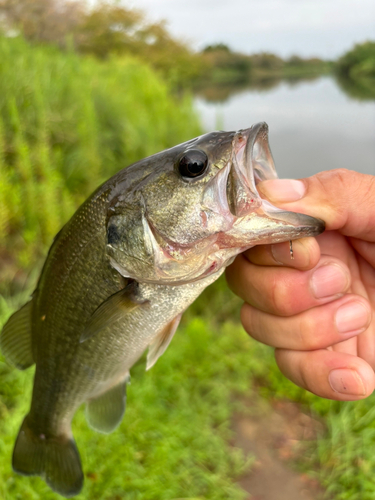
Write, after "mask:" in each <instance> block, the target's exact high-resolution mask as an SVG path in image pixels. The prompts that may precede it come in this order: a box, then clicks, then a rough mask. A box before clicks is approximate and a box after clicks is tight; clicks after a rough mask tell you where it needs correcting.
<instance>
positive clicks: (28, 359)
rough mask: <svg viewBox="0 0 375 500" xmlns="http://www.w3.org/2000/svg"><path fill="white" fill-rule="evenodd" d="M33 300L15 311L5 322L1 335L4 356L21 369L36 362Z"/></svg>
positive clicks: (0, 342)
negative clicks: (33, 338) (33, 339)
mask: <svg viewBox="0 0 375 500" xmlns="http://www.w3.org/2000/svg"><path fill="white" fill-rule="evenodd" d="M31 310H32V301H30V302H28V303H27V304H25V305H24V306H23V307H21V309H19V310H18V311H17V312H15V313H14V314H13V315H12V316H11V317H10V318H9V319H8V321H7V322H6V323H5V325H4V328H3V330H2V332H1V335H0V348H1V351H2V353H3V354H4V357H5V358H6V359H7V361H9V363H11V364H12V365H14V366H16V367H17V368H19V369H20V370H25V369H26V368H29V366H31V365H32V364H34V359H33V353H32V344H31Z"/></svg>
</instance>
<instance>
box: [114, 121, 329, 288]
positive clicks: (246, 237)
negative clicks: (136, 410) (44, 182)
mask: <svg viewBox="0 0 375 500" xmlns="http://www.w3.org/2000/svg"><path fill="white" fill-rule="evenodd" d="M276 178H277V174H276V170H275V166H274V162H273V158H272V154H271V150H270V148H269V144H268V126H267V124H266V123H259V124H256V125H253V126H252V127H250V128H248V129H244V130H239V131H237V132H212V133H209V134H205V135H202V136H200V137H198V138H196V139H193V140H191V141H188V142H186V143H184V144H180V145H178V146H175V147H174V148H171V149H168V150H166V151H164V152H162V153H158V154H156V155H154V156H151V157H149V158H147V159H145V160H142V161H141V162H139V163H138V164H134V165H132V166H131V167H129V168H128V169H125V170H124V171H123V173H122V174H121V175H120V177H119V179H118V182H117V183H116V186H115V188H114V193H113V196H112V198H111V202H110V208H109V212H108V223H107V254H108V257H109V259H110V262H111V264H112V266H113V267H114V268H115V269H117V270H118V271H119V272H120V273H121V274H122V275H123V276H126V277H130V278H133V279H136V280H137V281H140V282H149V283H163V284H176V285H178V284H184V283H189V282H194V281H196V280H199V279H202V278H204V277H206V276H209V275H210V274H214V273H218V272H220V270H222V269H223V268H224V267H226V266H227V265H228V264H230V263H231V262H232V261H233V259H234V258H235V256H236V255H237V254H239V253H240V252H243V251H245V250H246V249H248V248H250V247H252V246H254V245H258V244H270V243H278V242H282V241H288V240H293V239H297V238H301V237H305V236H315V235H318V234H320V233H321V232H322V231H324V222H323V221H321V220H319V219H316V218H313V217H310V216H308V215H304V214H298V213H294V212H288V211H285V210H282V209H279V208H277V207H275V206H273V205H272V204H271V203H270V202H269V201H267V200H264V199H262V198H261V197H260V195H259V193H258V191H257V184H258V183H259V182H261V181H263V180H267V179H276Z"/></svg>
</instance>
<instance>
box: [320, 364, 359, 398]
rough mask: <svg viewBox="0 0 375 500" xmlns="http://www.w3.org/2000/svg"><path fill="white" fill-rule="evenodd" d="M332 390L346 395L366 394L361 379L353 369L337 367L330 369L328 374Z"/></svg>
mask: <svg viewBox="0 0 375 500" xmlns="http://www.w3.org/2000/svg"><path fill="white" fill-rule="evenodd" d="M328 380H329V385H330V386H331V388H332V390H333V391H335V392H338V393H340V394H347V395H348V396H366V389H365V385H364V383H363V380H362V379H361V377H360V376H359V375H358V373H357V372H356V371H355V370H350V369H349V368H339V369H337V370H332V371H331V372H330V374H329V376H328Z"/></svg>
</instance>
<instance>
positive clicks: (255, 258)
mask: <svg viewBox="0 0 375 500" xmlns="http://www.w3.org/2000/svg"><path fill="white" fill-rule="evenodd" d="M292 249H293V255H292V254H291V248H290V243H289V242H287V241H286V242H283V243H277V244H275V245H257V246H255V247H252V248H250V249H249V250H247V251H246V252H244V256H245V257H246V259H247V260H248V261H250V262H251V263H253V264H257V265H258V266H287V267H293V268H295V269H300V270H307V269H312V268H313V267H315V266H316V264H317V263H318V261H319V258H320V249H319V245H318V243H317V241H316V239H315V238H301V239H300V240H294V241H293V242H292Z"/></svg>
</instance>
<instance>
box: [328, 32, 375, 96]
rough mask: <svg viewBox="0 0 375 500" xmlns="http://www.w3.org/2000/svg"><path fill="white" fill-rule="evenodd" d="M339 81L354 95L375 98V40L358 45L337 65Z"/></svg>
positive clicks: (344, 88) (336, 70) (336, 71)
mask: <svg viewBox="0 0 375 500" xmlns="http://www.w3.org/2000/svg"><path fill="white" fill-rule="evenodd" d="M335 73H336V76H337V80H338V83H339V84H340V85H341V87H342V88H343V90H345V91H346V92H347V93H348V94H350V95H351V96H352V97H356V98H358V99H375V42H372V41H368V42H365V43H362V44H358V45H356V46H355V47H354V48H353V49H352V50H350V51H349V52H347V53H346V54H344V55H343V56H342V57H341V58H340V59H339V60H338V61H337V63H336V65H335Z"/></svg>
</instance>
